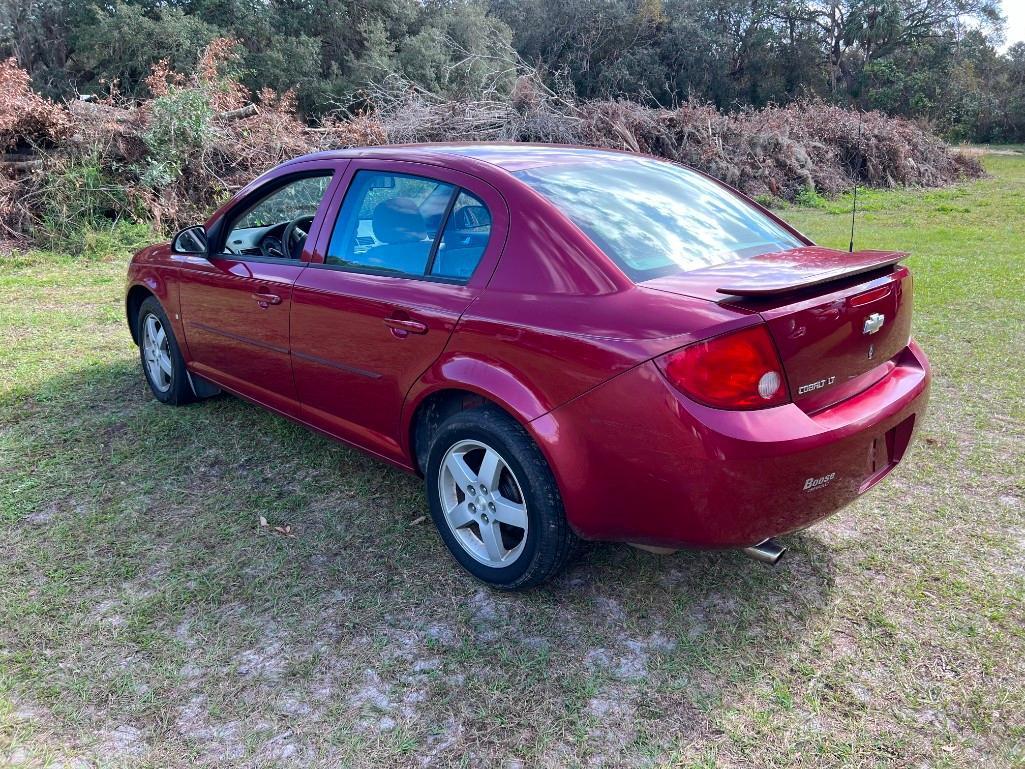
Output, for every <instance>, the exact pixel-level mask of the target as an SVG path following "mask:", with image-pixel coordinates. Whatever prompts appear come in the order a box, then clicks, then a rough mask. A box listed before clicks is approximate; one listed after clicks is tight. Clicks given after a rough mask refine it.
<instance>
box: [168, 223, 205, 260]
mask: <svg viewBox="0 0 1025 769" xmlns="http://www.w3.org/2000/svg"><path fill="white" fill-rule="evenodd" d="M171 250H172V251H174V253H176V254H205V253H206V230H205V229H203V225H201V224H196V225H193V226H192V227H186V228H185V229H184V230H182V231H181V232H179V233H178V234H177V235H175V236H174V240H172V241H171Z"/></svg>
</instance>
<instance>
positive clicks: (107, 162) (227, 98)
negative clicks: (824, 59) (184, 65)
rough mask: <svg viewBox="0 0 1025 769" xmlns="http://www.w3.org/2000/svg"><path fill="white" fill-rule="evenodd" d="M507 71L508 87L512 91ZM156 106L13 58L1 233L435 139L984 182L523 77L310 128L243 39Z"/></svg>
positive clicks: (417, 93) (816, 106)
mask: <svg viewBox="0 0 1025 769" xmlns="http://www.w3.org/2000/svg"><path fill="white" fill-rule="evenodd" d="M499 74H503V76H504V74H507V73H505V72H504V71H503V73H498V72H496V77H495V82H496V83H498V82H500V80H501V78H500V77H499ZM147 84H148V86H149V91H150V93H151V98H149V99H147V100H144V101H142V102H139V103H129V102H126V101H125V100H123V99H120V98H119V97H118V95H117V94H116V93H111V94H110V95H109V96H108V97H107V98H106V99H104V100H101V101H92V102H85V101H76V102H71V103H69V104H68V105H67V106H66V107H65V106H62V105H58V104H55V103H52V102H49V101H47V100H45V99H43V98H42V97H40V96H38V95H36V94H34V93H33V92H32V91H31V90H30V87H29V81H28V77H27V75H26V74H25V73H24V72H22V71H21V70H19V69H18V68H17V66H16V64H15V63H14V61H13V60H10V61H8V62H6V63H4V64H0V93H2V94H3V96H0V145H3V148H4V150H5V151H6V153H7V154H6V155H5V156H4V158H3V162H2V164H0V165H2V169H3V173H0V228H2V231H3V235H4V237H6V238H8V239H12V240H31V241H34V242H35V243H37V244H48V245H55V244H58V245H60V246H61V247H63V248H68V245H67V244H68V243H71V244H72V247H71V248H70V250H74V243H75V238H76V237H77V235H78V233H79V232H80V231H81V230H83V229H88V228H89V227H100V228H102V227H103V226H106V225H109V223H110V222H117V221H129V222H140V221H141V222H146V223H148V224H152V225H155V226H156V227H157V228H158V229H163V230H167V229H171V228H173V227H175V226H177V225H181V224H184V223H190V222H193V221H196V220H201V219H203V218H205V216H206V214H208V213H209V211H210V210H211V209H212V208H213V207H214V206H215V205H216V204H217V203H219V202H221V201H222V200H223V199H224V198H225V197H226V196H227V195H228V194H230V193H231V192H233V191H234V190H235V189H237V188H239V187H240V186H242V185H244V184H245V183H247V182H248V181H250V180H251V179H252V178H253V177H254V176H256V175H258V174H259V173H261V172H262V171H265V170H267V169H268V168H270V167H272V166H274V165H275V164H277V163H279V162H281V161H282V160H284V159H286V158H289V157H294V156H296V155H301V154H304V153H307V152H313V151H317V150H323V149H330V148H337V147H351V146H363V145H372V144H388V143H404V142H422V141H499V140H501V141H539V142H562V143H574V144H584V145H591V146H601V147H612V148H617V149H626V150H630V151H635V152H646V153H651V154H654V155H659V156H662V157H666V158H670V159H672V160H678V161H682V162H685V163H688V164H690V165H692V166H694V167H696V168H699V169H701V170H703V171H706V172H708V173H710V174H712V175H713V176H716V177H718V178H720V179H723V180H725V181H727V182H728V183H730V184H733V185H735V186H737V187H739V188H740V189H741V190H743V191H744V192H746V193H748V194H751V195H760V196H771V197H774V198H781V199H785V200H794V199H798V198H800V197H801V196H803V195H806V194H823V195H826V196H831V195H836V194H838V193H840V192H842V191H844V190H846V189H848V188H849V187H850V186H851V185H852V183H853V181H854V180H855V179H857V180H858V181H859V182H861V183H863V184H867V185H870V186H876V187H896V186H942V185H946V184H950V183H952V182H954V181H956V180H958V179H961V178H965V177H974V176H978V175H980V174H981V173H982V170H981V166H980V165H979V163H978V161H977V160H976V159H973V158H967V157H964V156H962V155H960V154H958V153H955V152H952V151H951V150H950V149H949V148H948V147H947V146H946V145H945V144H944V143H943V142H942V141H940V140H939V139H938V138H936V137H935V136H933V135H931V134H929V133H927V132H925V131H923V130H922V129H921V128H920V127H918V126H917V125H915V124H914V123H911V122H908V121H906V120H901V119H895V118H890V117H887V116H885V115H883V114H882V113H879V112H867V113H864V114H863V115H860V116H859V114H858V113H856V112H851V111H848V110H843V109H841V108H838V107H834V106H830V105H827V104H825V103H822V102H805V103H798V104H793V105H791V106H788V107H769V108H765V109H760V110H753V109H748V110H743V111H740V112H737V113H733V114H724V113H721V112H719V111H717V110H716V109H714V108H713V107H711V106H708V105H703V104H697V103H687V104H683V105H681V106H680V107H678V108H676V109H671V110H667V109H657V108H651V107H646V106H644V105H641V104H638V103H635V102H630V101H623V100H595V101H579V100H576V99H574V98H572V97H569V96H566V95H564V94H560V93H558V92H556V91H553V90H552V89H551V88H549V87H548V86H546V85H545V84H544V82H543V79H542V77H541V76H540V75H539V74H538V73H537V72H535V71H532V70H529V69H522V68H521V70H520V74H519V77H518V78H517V79H516V81H515V86H514V87H513V88H512V91H511V92H506V90H503V89H501V88H499V87H497V86H495V87H488V86H487V85H486V84H485V85H484V86H483V87H481V88H480V90H479V92H478V93H477V94H476V95H475V96H474V97H473V98H468V99H465V100H461V101H460V100H446V99H442V98H441V97H438V96H436V95H434V94H431V93H430V92H428V91H425V90H423V89H420V88H418V87H416V86H415V85H413V84H411V83H409V82H408V81H405V80H402V79H401V78H397V77H395V78H392V79H388V80H385V81H384V82H383V83H381V84H380V85H378V86H376V87H374V88H372V89H370V91H369V92H368V93H367V94H366V99H365V101H366V104H367V105H368V109H367V111H365V112H361V113H357V114H348V113H346V114H338V115H335V116H331V117H328V118H327V119H325V120H324V121H322V122H321V123H320V124H319V125H316V126H310V125H307V124H305V123H303V122H302V121H301V120H300V118H299V116H298V114H297V112H296V109H295V99H294V96H293V94H291V93H290V92H286V93H284V94H277V93H274V92H271V91H264V92H261V93H260V94H256V95H254V94H251V93H249V92H248V91H247V90H246V88H245V87H244V86H242V85H241V83H240V81H239V78H238V71H237V60H236V54H235V44H234V42H233V41H230V40H223V39H222V40H216V41H214V42H213V43H212V44H211V45H210V46H209V47H208V49H207V50H206V52H205V54H204V55H203V57H202V58H201V61H200V63H199V66H198V67H197V70H196V73H195V74H193V75H191V76H185V75H182V74H180V73H176V72H173V71H172V70H171V69H170V68H169V67H168V66H167V65H166V64H163V63H161V64H158V65H157V66H155V67H154V69H153V72H152V74H151V76H150V77H149V78H148V80H147Z"/></svg>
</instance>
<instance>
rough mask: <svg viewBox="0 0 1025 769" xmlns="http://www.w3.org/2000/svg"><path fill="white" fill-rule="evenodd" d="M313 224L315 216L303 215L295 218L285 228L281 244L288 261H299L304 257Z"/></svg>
mask: <svg viewBox="0 0 1025 769" xmlns="http://www.w3.org/2000/svg"><path fill="white" fill-rule="evenodd" d="M312 224H313V216H312V215H310V214H303V215H302V216H297V217H295V219H293V220H292V221H290V222H289V223H288V226H287V227H285V231H284V233H283V234H282V235H281V244H282V246H283V248H282V251H284V256H285V258H286V259H298V258H299V257H300V256H302V253H303V246H304V245H305V243H306V236H307V235H309V234H310V226H311V225H312Z"/></svg>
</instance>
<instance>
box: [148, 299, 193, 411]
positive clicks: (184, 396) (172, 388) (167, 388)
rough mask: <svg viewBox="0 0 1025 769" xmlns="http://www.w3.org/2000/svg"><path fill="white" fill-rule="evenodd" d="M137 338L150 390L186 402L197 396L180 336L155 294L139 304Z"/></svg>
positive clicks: (165, 399) (177, 403)
mask: <svg viewBox="0 0 1025 769" xmlns="http://www.w3.org/2000/svg"><path fill="white" fill-rule="evenodd" d="M136 321H137V324H138V325H137V327H136V331H137V338H138V340H139V357H140V359H141V360H142V373H143V375H144V376H145V377H146V382H147V384H149V389H150V392H152V393H153V396H154V397H155V398H156V399H157V400H158V401H160V402H161V403H166V404H167V405H169V406H183V405H185V404H186V403H191V402H192V401H194V400H195V399H196V397H195V395H194V394H193V392H192V386H191V385H190V384H189V375H188V373H187V372H186V370H185V359H184V358H182V354H181V349H180V348H179V347H178V340H177V339H175V338H174V330H173V329H172V328H171V324H170V322H169V321H168V319H167V314H166V313H165V312H164V308H163V307H161V306H160V302H158V301H157V300H156V298H155V297H152V296H151V297H148V298H147V299H146V300H145V301H143V303H142V305H141V306H140V307H139V315H138V317H137V319H136Z"/></svg>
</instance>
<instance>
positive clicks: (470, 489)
mask: <svg viewBox="0 0 1025 769" xmlns="http://www.w3.org/2000/svg"><path fill="white" fill-rule="evenodd" d="M466 493H467V494H470V495H471V496H476V494H477V492H476V491H474V490H473V486H467V487H466Z"/></svg>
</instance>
